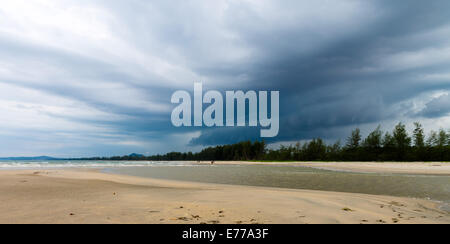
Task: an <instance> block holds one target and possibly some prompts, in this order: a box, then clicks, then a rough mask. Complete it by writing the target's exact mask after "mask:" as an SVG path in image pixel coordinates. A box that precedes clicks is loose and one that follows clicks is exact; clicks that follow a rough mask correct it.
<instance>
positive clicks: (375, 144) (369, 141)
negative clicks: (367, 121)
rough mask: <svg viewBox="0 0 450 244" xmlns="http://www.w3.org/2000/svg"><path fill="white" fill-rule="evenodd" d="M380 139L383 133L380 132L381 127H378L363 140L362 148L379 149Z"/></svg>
mask: <svg viewBox="0 0 450 244" xmlns="http://www.w3.org/2000/svg"><path fill="white" fill-rule="evenodd" d="M382 137H383V132H382V131H381V126H378V127H377V128H376V129H375V130H374V131H372V132H371V133H370V134H369V135H368V136H367V138H366V139H364V142H363V146H364V147H366V148H369V149H379V148H381V145H382Z"/></svg>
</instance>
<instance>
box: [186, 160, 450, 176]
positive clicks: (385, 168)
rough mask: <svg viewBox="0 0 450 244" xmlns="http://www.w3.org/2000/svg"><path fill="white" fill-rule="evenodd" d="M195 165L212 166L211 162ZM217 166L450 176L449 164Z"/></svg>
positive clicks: (356, 163)
mask: <svg viewBox="0 0 450 244" xmlns="http://www.w3.org/2000/svg"><path fill="white" fill-rule="evenodd" d="M194 164H211V162H209V161H203V162H194ZM214 164H217V165H230V164H240V165H289V166H303V167H311V168H316V169H325V170H336V171H348V172H357V173H393V174H396V173H399V174H423V175H448V176H450V163H449V162H247V161H217V162H214Z"/></svg>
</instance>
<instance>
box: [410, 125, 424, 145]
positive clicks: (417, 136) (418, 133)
mask: <svg viewBox="0 0 450 244" xmlns="http://www.w3.org/2000/svg"><path fill="white" fill-rule="evenodd" d="M414 127H415V128H414V133H413V134H414V135H413V137H414V146H415V147H417V148H424V147H425V133H424V132H423V128H422V125H421V124H420V123H419V122H414Z"/></svg>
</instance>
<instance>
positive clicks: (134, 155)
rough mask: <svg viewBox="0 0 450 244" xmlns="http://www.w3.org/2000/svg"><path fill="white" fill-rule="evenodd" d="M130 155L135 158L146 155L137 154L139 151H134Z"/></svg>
mask: <svg viewBox="0 0 450 244" xmlns="http://www.w3.org/2000/svg"><path fill="white" fill-rule="evenodd" d="M128 156H129V157H133V158H143V157H145V156H144V155H142V154H137V153H132V154H130V155H128Z"/></svg>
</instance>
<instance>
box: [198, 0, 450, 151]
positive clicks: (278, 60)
mask: <svg viewBox="0 0 450 244" xmlns="http://www.w3.org/2000/svg"><path fill="white" fill-rule="evenodd" d="M376 6H377V8H376V9H375V11H380V12H383V13H384V14H383V18H380V19H376V20H375V21H372V22H370V23H368V25H366V26H364V28H362V29H361V30H360V31H358V32H356V33H352V34H351V35H349V36H344V37H340V38H339V40H336V42H333V41H332V42H330V43H328V45H326V46H325V47H323V48H322V49H320V50H318V51H317V52H313V53H311V54H308V55H303V54H297V52H296V48H297V47H296V46H295V45H293V46H292V47H290V48H291V51H287V50H283V48H282V47H279V46H277V43H276V42H269V43H270V44H269V45H267V46H263V47H262V48H263V49H270V50H275V51H274V52H273V53H271V56H270V58H269V59H267V60H265V62H264V64H263V65H261V66H260V67H256V68H255V67H253V68H254V69H253V70H252V72H253V73H254V74H256V78H255V79H254V81H253V84H254V87H258V86H259V85H260V84H270V85H271V87H272V88H273V89H279V90H280V92H281V95H280V96H281V98H282V99H281V105H280V107H281V111H280V114H281V119H280V120H281V122H280V124H281V125H280V135H279V136H278V137H277V139H275V140H299V139H310V138H313V137H316V136H322V137H325V138H336V137H337V138H339V137H340V138H343V137H344V136H345V135H342V134H340V133H342V132H343V131H342V130H341V131H339V127H345V126H354V127H357V126H360V125H363V124H373V123H381V122H382V121H384V120H395V119H398V120H402V119H405V118H404V117H402V116H403V115H405V114H407V113H408V112H409V110H410V109H412V108H411V107H408V106H405V105H402V106H399V103H402V102H403V101H408V100H409V99H414V98H415V97H417V96H418V95H419V94H422V93H426V92H433V91H436V90H449V89H450V79H447V80H441V81H440V82H439V83H436V82H431V81H430V80H426V79H425V80H420V81H417V77H418V76H420V75H424V74H433V73H445V72H447V69H448V67H450V66H449V65H450V59H448V58H446V59H444V60H438V61H437V62H436V63H434V60H433V59H434V58H435V57H434V56H433V54H434V53H433V52H431V53H430V54H427V53H426V51H427V49H439V48H443V49H444V52H445V51H446V52H448V51H449V50H448V45H449V43H448V37H449V33H450V32H448V31H447V32H444V33H436V34H434V35H432V34H429V33H428V32H432V31H434V30H437V29H440V28H444V29H445V28H448V25H449V22H450V15H449V14H448V9H450V8H449V7H450V3H449V2H447V1H432V2H423V1H409V2H408V4H406V3H405V2H391V1H378V2H377V5H376ZM354 21H355V22H359V21H364V20H363V19H355V20H354ZM340 28H342V29H345V28H346V27H345V26H341V27H340ZM298 36H300V35H299V34H297V33H295V32H293V33H285V35H283V36H281V37H279V39H282V40H290V41H292V42H293V43H296V40H297V37H298ZM248 38H249V39H251V40H253V41H255V42H258V41H257V40H256V39H257V38H252V37H248ZM263 40H264V39H263ZM300 43H301V42H300ZM298 48H302V47H301V44H300V46H299V47H298ZM446 48H447V49H446ZM279 49H282V50H281V51H280V50H279ZM416 52H417V53H418V54H414V53H416ZM420 52H425V54H424V55H423V57H421V56H420ZM408 54H411V55H409V56H408ZM402 55H405V57H402ZM415 55H416V56H415ZM417 56H418V57H417ZM414 59H424V60H414ZM416 62H418V64H417V63H416ZM447 100H448V99H447V96H442V97H441V98H439V99H437V100H433V101H432V102H430V103H429V104H427V108H426V109H425V110H424V111H423V112H422V113H421V114H422V115H423V116H426V117H431V116H433V117H437V118H439V117H441V116H445V115H446V114H447V113H448V109H447V108H448V107H450V106H447V107H446V105H448V103H447ZM333 127H334V128H335V130H334V131H335V132H336V133H333V131H330V128H333ZM224 130H227V129H224ZM325 130H327V132H326V133H323V132H324V131H325ZM228 132H229V133H226V132H224V131H221V132H220V133H217V134H218V135H217V137H216V138H217V140H220V141H221V142H222V143H230V142H235V141H236V136H235V135H234V134H233V129H228ZM212 138H215V135H214V133H213V132H212V131H209V132H204V133H203V134H202V136H200V137H199V138H197V139H195V140H193V142H194V143H199V144H202V143H203V144H211V142H213V141H214V139H212ZM227 138H228V139H227ZM239 139H241V138H239Z"/></svg>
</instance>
